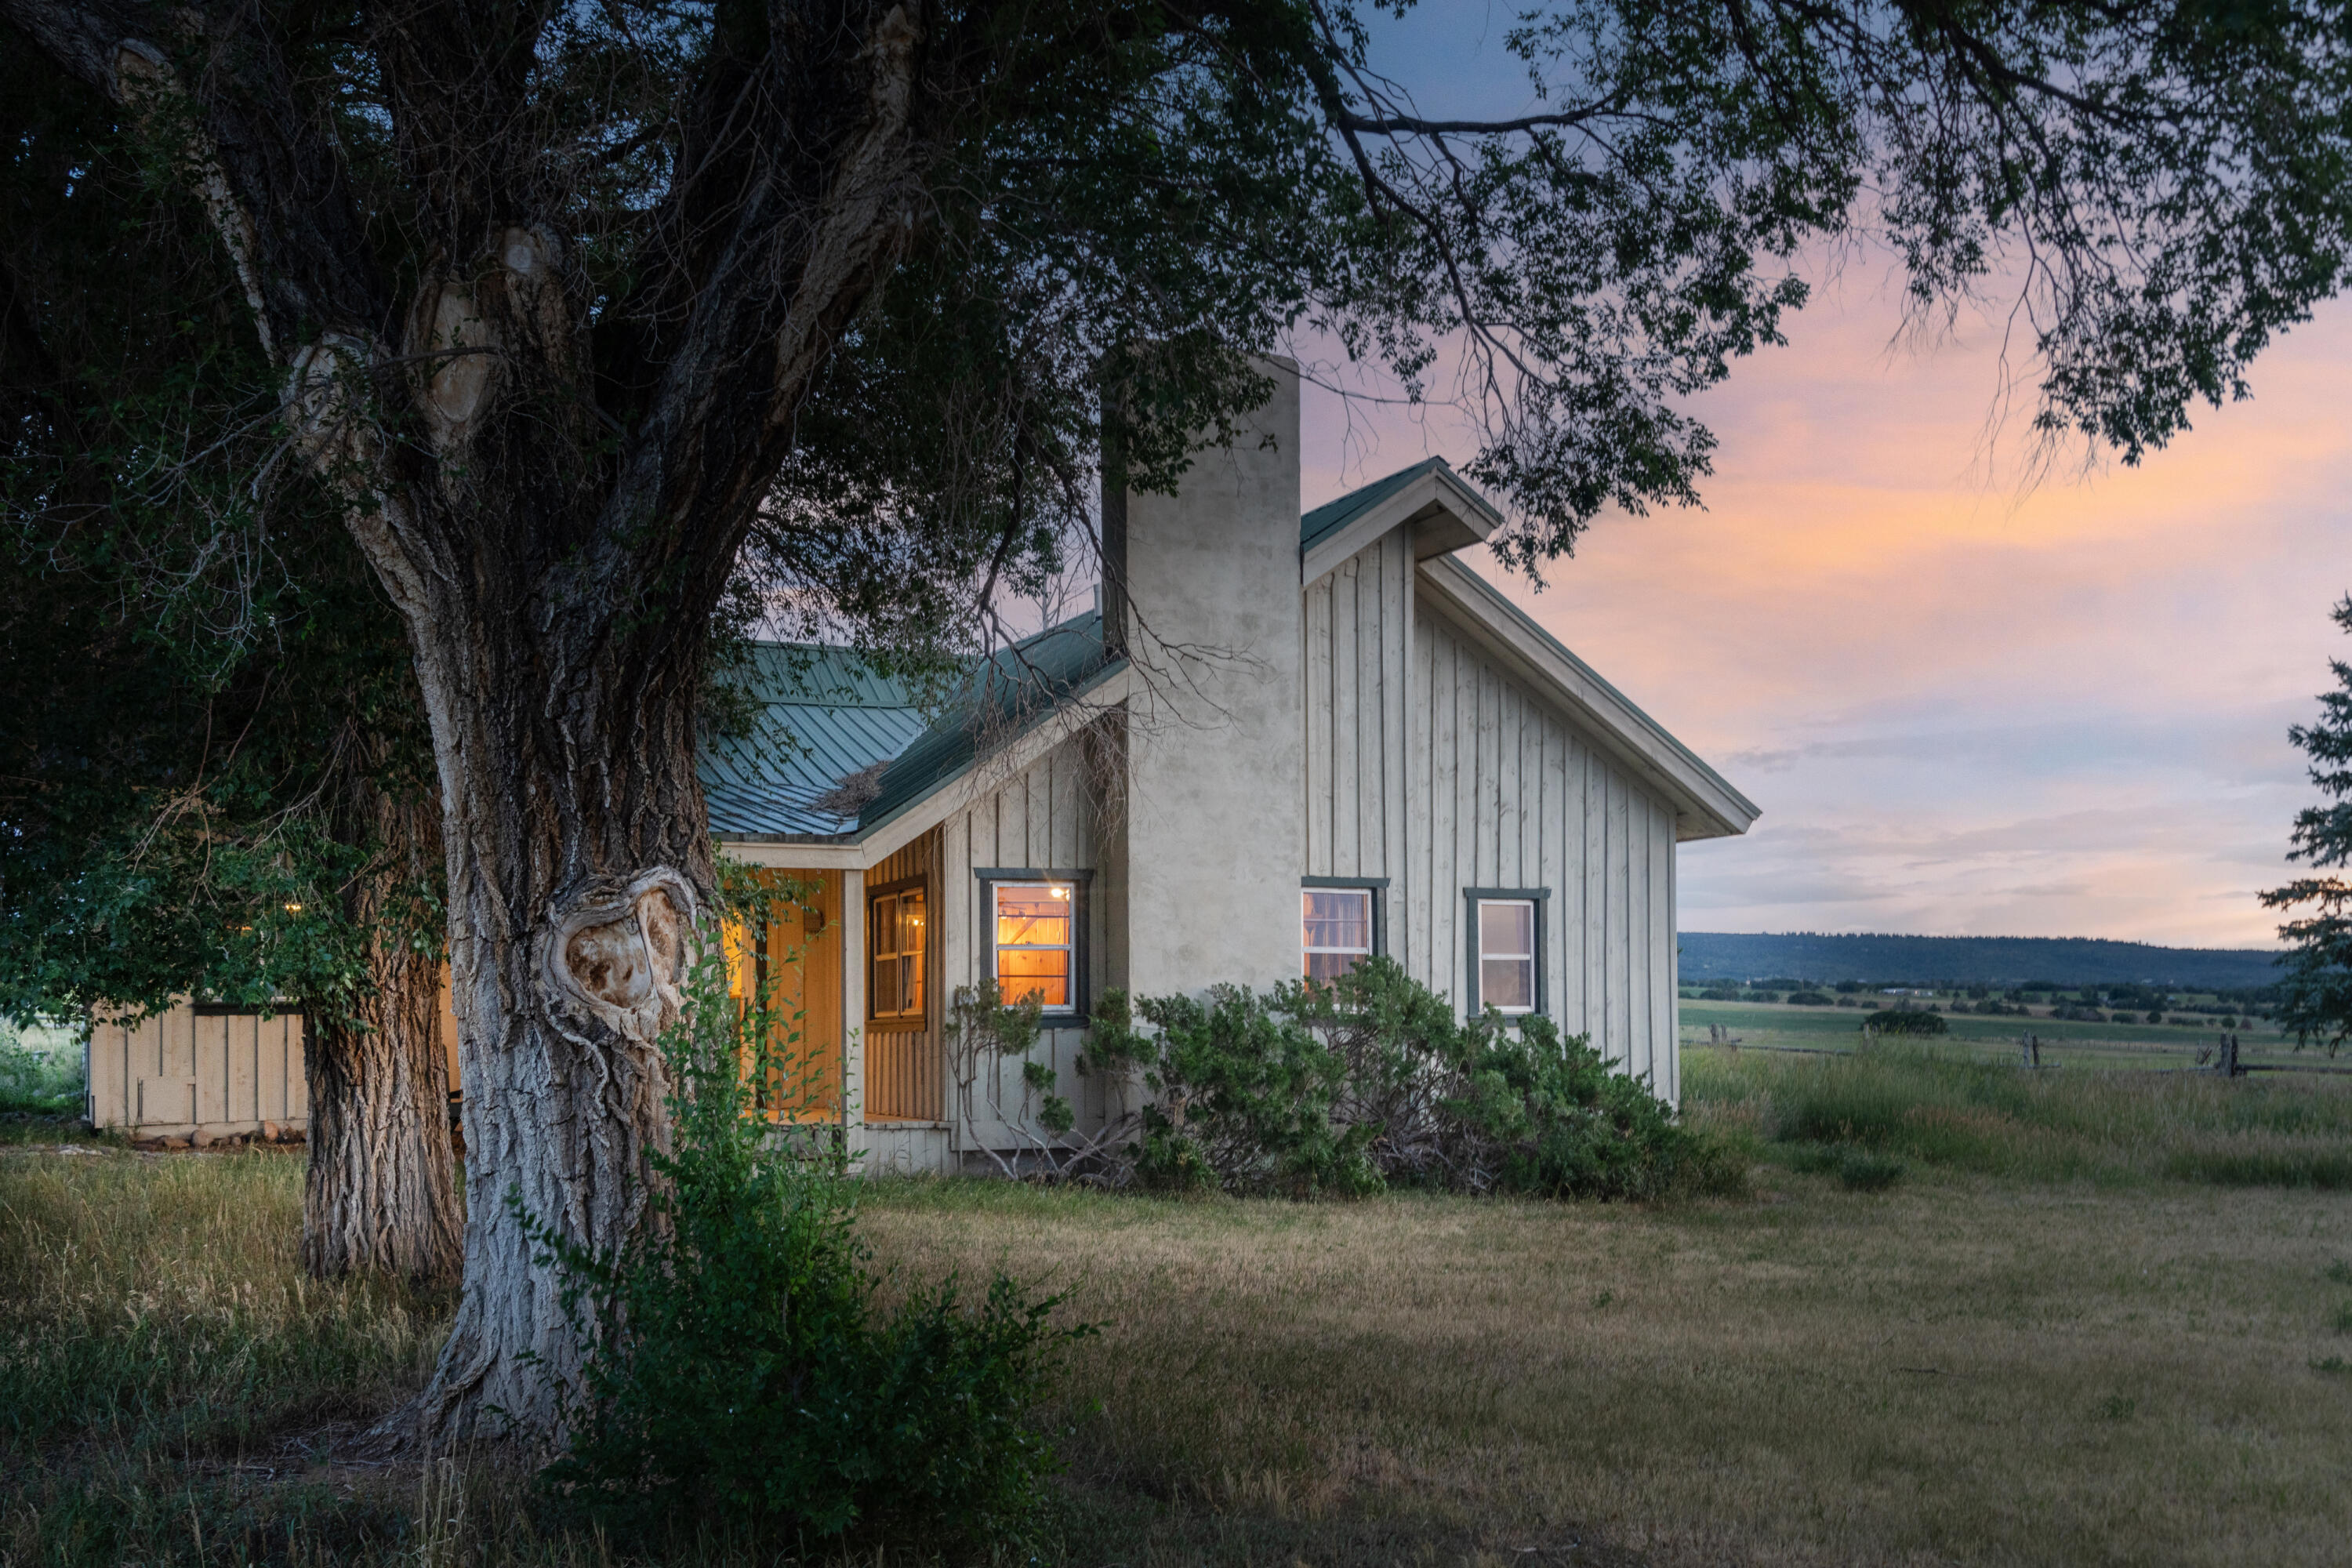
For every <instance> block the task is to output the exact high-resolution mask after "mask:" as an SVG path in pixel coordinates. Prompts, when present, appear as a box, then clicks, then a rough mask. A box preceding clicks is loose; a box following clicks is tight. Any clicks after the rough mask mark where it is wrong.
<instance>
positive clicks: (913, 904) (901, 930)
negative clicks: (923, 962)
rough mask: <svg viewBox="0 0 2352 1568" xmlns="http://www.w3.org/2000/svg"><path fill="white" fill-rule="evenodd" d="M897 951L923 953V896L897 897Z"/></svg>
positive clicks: (909, 894)
mask: <svg viewBox="0 0 2352 1568" xmlns="http://www.w3.org/2000/svg"><path fill="white" fill-rule="evenodd" d="M898 951H899V952H922V951H923V895H922V894H920V893H901V894H899V895H898Z"/></svg>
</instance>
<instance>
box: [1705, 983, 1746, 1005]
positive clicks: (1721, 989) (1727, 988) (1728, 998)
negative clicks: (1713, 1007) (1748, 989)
mask: <svg viewBox="0 0 2352 1568" xmlns="http://www.w3.org/2000/svg"><path fill="white" fill-rule="evenodd" d="M1699 999H1700V1000H1701V1001H1705V1002H1737V1001H1738V1000H1739V987H1738V986H1737V985H1710V986H1708V987H1707V988H1706V990H1705V991H1702V992H1700V993H1699Z"/></svg>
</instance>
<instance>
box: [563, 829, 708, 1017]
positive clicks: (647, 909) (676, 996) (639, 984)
mask: <svg viewBox="0 0 2352 1568" xmlns="http://www.w3.org/2000/svg"><path fill="white" fill-rule="evenodd" d="M697 918H698V905H697V900H696V899H695V895H694V889H693V886H692V885H691V884H690V883H688V881H687V879H686V878H685V876H684V875H683V874H681V873H680V872H678V871H677V870H675V869H673V868H669V867H667V866H656V867H655V868H652V869H650V870H646V871H642V872H640V873H638V874H637V875H636V876H635V878H633V879H630V880H629V881H628V882H626V883H625V884H621V883H616V882H612V881H604V882H600V883H598V884H593V885H592V886H590V887H589V888H588V889H586V890H585V891H583V892H582V893H581V894H579V895H578V896H577V897H575V898H574V899H573V900H571V902H570V903H569V905H567V906H565V908H564V912H563V913H562V914H561V915H559V916H558V917H557V918H556V920H555V921H554V923H553V925H552V928H551V931H549V933H548V940H547V942H546V945H545V948H544V950H543V960H542V967H543V968H544V970H545V971H546V973H547V976H548V980H549V983H550V984H551V989H552V991H553V994H555V995H556V996H558V997H561V998H563V999H565V1000H567V1001H570V1002H571V1003H572V1004H573V1005H576V1006H578V1007H581V1008H583V1009H584V1010H585V1011H586V1012H587V1013H588V1015H589V1016H592V1017H593V1018H595V1019H596V1020H598V1021H599V1022H601V1023H603V1024H604V1026H606V1027H608V1028H610V1029H612V1030H613V1031H614V1033H616V1034H618V1035H620V1036H621V1037H623V1038H625V1039H627V1040H631V1041H635V1042H637V1043H640V1044H650V1043H651V1042H652V1041H653V1040H655V1039H656V1037H659V1035H660V1034H661V1031H662V1029H663V1027H664V1026H666V1025H667V1024H668V1023H669V1022H670V1021H671V1020H672V1019H674V1018H676V1017H677V1015H678V1013H679V1011H680V1010H681V1009H683V1008H684V1006H685V1005H686V996H685V992H684V985H685V983H686V975H687V971H688V969H689V968H691V967H692V965H693V962H694V953H693V948H694V938H693V933H694V926H695V921H696V919H697Z"/></svg>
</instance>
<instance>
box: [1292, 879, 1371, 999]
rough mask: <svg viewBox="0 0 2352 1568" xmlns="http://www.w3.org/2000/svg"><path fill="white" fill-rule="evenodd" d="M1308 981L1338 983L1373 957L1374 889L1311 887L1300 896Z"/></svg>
mask: <svg viewBox="0 0 2352 1568" xmlns="http://www.w3.org/2000/svg"><path fill="white" fill-rule="evenodd" d="M1298 902H1299V912H1300V916H1301V921H1302V926H1301V933H1300V946H1302V947H1303V948H1304V949H1305V950H1306V966H1307V979H1309V980H1337V979H1338V978H1339V976H1340V975H1342V974H1345V973H1348V971H1349V970H1350V969H1353V968H1354V967H1355V966H1356V965H1357V964H1359V963H1362V962H1363V961H1364V960H1365V959H1367V958H1370V956H1371V955H1372V889H1370V888H1308V889H1305V890H1303V891H1302V892H1301V893H1300V894H1299V895H1298Z"/></svg>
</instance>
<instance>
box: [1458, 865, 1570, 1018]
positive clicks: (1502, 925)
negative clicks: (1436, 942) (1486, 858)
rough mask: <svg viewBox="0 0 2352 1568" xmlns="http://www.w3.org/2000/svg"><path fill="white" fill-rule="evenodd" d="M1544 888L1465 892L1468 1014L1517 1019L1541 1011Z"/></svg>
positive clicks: (1546, 896) (1546, 889)
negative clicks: (1492, 1011)
mask: <svg viewBox="0 0 2352 1568" xmlns="http://www.w3.org/2000/svg"><path fill="white" fill-rule="evenodd" d="M1550 896H1551V895H1550V889H1548V888H1465V889H1463V903H1464V911H1463V912H1464V914H1465V917H1466V918H1465V922H1464V923H1465V927H1466V932H1465V934H1466V936H1467V939H1468V941H1467V948H1468V951H1467V952H1465V954H1464V958H1465V963H1466V965H1467V969H1468V973H1467V974H1466V976H1465V990H1466V991H1467V993H1468V997H1467V1001H1468V1007H1467V1009H1466V1010H1467V1011H1468V1012H1470V1013H1471V1014H1473V1015H1475V1014H1478V1013H1481V1012H1484V1011H1485V1010H1486V1008H1488V1007H1492V1008H1494V1009H1495V1010H1496V1012H1498V1013H1503V1014H1507V1015H1514V1016H1516V1015H1520V1014H1527V1013H1540V1012H1542V1011H1543V1010H1544V973H1543V939H1544V907H1545V904H1546V903H1547V901H1548V900H1549V898H1550Z"/></svg>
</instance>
